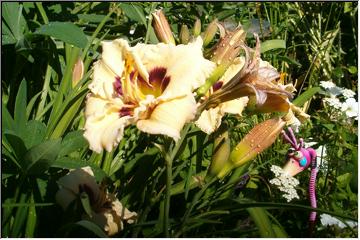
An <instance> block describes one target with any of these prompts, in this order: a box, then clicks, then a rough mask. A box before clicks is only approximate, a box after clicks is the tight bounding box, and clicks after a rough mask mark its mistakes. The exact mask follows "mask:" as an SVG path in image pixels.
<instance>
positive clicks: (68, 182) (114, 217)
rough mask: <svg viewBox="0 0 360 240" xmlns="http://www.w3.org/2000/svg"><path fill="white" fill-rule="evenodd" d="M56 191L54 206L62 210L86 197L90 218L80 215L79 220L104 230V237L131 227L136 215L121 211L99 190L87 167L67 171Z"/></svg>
mask: <svg viewBox="0 0 360 240" xmlns="http://www.w3.org/2000/svg"><path fill="white" fill-rule="evenodd" d="M58 185H59V191H58V192H57V193H56V196H55V198H56V202H57V203H58V204H59V205H60V206H61V207H62V208H63V209H64V210H66V209H67V208H68V207H69V206H70V205H71V203H73V202H74V201H75V200H76V199H78V198H79V196H80V194H81V193H86V194H87V196H88V198H89V201H90V205H91V216H89V215H88V214H86V213H84V214H83V215H82V218H83V219H86V220H89V221H92V222H94V223H95V224H97V225H98V226H99V227H101V228H102V229H104V231H105V232H106V233H107V235H109V236H112V235H114V234H116V233H118V232H120V231H121V230H122V229H123V228H124V223H123V222H127V223H129V224H131V223H134V222H135V220H136V218H137V214H136V213H135V212H130V211H129V210H128V209H127V208H125V207H123V205H122V204H121V202H120V201H119V200H118V199H117V198H116V197H115V196H114V195H113V194H110V193H108V192H107V191H106V189H105V188H104V187H103V186H102V185H101V186H99V185H98V184H97V183H96V181H95V178H94V173H93V171H92V170H91V168H90V167H83V168H79V169H74V170H71V171H70V172H69V173H68V174H67V175H65V176H64V177H62V178H60V179H59V181H58Z"/></svg>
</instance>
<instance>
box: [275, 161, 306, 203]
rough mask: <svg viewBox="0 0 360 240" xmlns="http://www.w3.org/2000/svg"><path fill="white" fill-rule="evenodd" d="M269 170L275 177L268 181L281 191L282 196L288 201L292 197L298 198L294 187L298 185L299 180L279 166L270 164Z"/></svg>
mask: <svg viewBox="0 0 360 240" xmlns="http://www.w3.org/2000/svg"><path fill="white" fill-rule="evenodd" d="M270 170H271V171H272V172H273V173H274V175H275V178H273V179H271V180H270V183H271V184H273V185H275V186H277V188H278V189H279V190H280V191H281V192H283V197H284V198H286V200H287V201H288V202H290V201H291V200H292V199H294V198H297V199H299V195H298V194H297V192H296V189H295V187H296V186H297V185H299V180H297V179H296V178H294V177H292V176H290V175H289V174H288V173H286V172H284V170H283V169H282V168H281V167H279V166H276V165H272V166H271V168H270Z"/></svg>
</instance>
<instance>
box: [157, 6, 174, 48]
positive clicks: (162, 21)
mask: <svg viewBox="0 0 360 240" xmlns="http://www.w3.org/2000/svg"><path fill="white" fill-rule="evenodd" d="M152 16H153V20H152V26H153V28H154V31H155V34H156V37H157V38H158V39H159V41H160V42H163V43H167V44H168V43H172V44H175V39H174V36H173V34H172V31H171V28H170V25H169V23H168V21H167V20H166V17H165V15H164V13H163V12H162V10H157V11H155V12H154V13H152Z"/></svg>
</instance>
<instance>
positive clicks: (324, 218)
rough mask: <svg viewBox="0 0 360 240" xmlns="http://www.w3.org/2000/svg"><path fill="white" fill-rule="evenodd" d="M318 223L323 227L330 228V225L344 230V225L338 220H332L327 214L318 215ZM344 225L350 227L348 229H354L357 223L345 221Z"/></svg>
mask: <svg viewBox="0 0 360 240" xmlns="http://www.w3.org/2000/svg"><path fill="white" fill-rule="evenodd" d="M320 221H321V224H322V225H323V226H332V225H337V226H338V227H339V228H345V227H346V225H345V224H344V223H343V222H342V221H340V220H338V219H337V218H334V217H332V216H330V215H328V214H321V215H320ZM346 223H347V224H348V225H349V226H350V227H355V226H357V225H358V224H357V222H354V221H346Z"/></svg>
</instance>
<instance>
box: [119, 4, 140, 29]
mask: <svg viewBox="0 0 360 240" xmlns="http://www.w3.org/2000/svg"><path fill="white" fill-rule="evenodd" d="M120 7H121V9H122V10H123V11H124V13H125V15H126V16H127V17H128V18H129V19H131V20H134V21H136V22H138V23H141V24H144V25H145V26H146V18H145V15H144V11H143V9H142V8H141V7H139V6H138V5H135V4H133V3H121V4H120Z"/></svg>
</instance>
